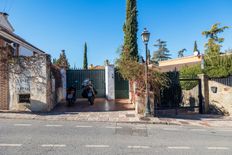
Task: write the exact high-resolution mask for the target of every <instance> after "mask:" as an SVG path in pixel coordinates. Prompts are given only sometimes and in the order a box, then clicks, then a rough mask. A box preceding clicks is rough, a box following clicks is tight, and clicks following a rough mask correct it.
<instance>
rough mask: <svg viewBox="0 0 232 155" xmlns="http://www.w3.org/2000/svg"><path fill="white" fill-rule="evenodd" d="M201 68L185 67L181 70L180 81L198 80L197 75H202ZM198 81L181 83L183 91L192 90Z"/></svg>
mask: <svg viewBox="0 0 232 155" xmlns="http://www.w3.org/2000/svg"><path fill="white" fill-rule="evenodd" d="M201 73H202V70H201V66H200V65H194V66H190V67H188V66H185V67H183V68H182V69H181V70H180V79H196V78H198V77H197V75H198V74H201ZM197 84H198V81H180V85H181V88H182V89H183V90H191V89H192V88H194V87H195V86H197Z"/></svg>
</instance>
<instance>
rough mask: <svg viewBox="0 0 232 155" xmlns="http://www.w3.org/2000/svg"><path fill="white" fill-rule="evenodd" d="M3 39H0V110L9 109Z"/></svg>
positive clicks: (5, 53) (7, 75)
mask: <svg viewBox="0 0 232 155" xmlns="http://www.w3.org/2000/svg"><path fill="white" fill-rule="evenodd" d="M7 50H8V49H7V48H5V47H4V41H3V40H2V39H0V110H9V73H8V58H7V56H8V54H7Z"/></svg>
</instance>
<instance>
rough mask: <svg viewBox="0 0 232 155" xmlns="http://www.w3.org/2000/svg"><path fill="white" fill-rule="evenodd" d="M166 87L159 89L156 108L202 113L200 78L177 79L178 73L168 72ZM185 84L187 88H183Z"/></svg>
mask: <svg viewBox="0 0 232 155" xmlns="http://www.w3.org/2000/svg"><path fill="white" fill-rule="evenodd" d="M168 76H169V79H170V83H169V87H168V88H164V89H161V92H160V94H161V95H160V96H161V97H160V102H159V104H158V105H157V109H158V110H167V109H174V110H176V113H177V112H178V111H184V112H197V113H203V106H202V92H201V89H202V88H201V87H202V86H201V80H200V79H197V78H185V79H179V75H178V73H169V74H168ZM181 85H182V86H183V85H186V87H188V88H189V89H186V90H185V89H183V88H182V87H181Z"/></svg>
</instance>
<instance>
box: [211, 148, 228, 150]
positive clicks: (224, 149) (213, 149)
mask: <svg viewBox="0 0 232 155" xmlns="http://www.w3.org/2000/svg"><path fill="white" fill-rule="evenodd" d="M207 149H208V150H229V148H228V147H207Z"/></svg>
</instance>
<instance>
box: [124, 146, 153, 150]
mask: <svg viewBox="0 0 232 155" xmlns="http://www.w3.org/2000/svg"><path fill="white" fill-rule="evenodd" d="M127 148H128V149H149V148H150V147H149V146H127Z"/></svg>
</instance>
